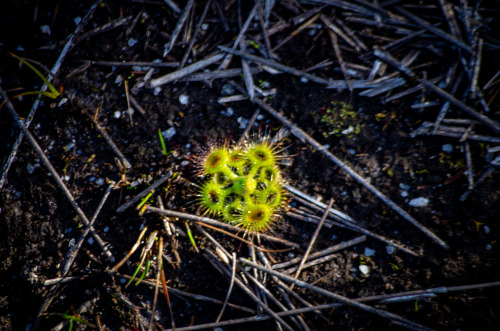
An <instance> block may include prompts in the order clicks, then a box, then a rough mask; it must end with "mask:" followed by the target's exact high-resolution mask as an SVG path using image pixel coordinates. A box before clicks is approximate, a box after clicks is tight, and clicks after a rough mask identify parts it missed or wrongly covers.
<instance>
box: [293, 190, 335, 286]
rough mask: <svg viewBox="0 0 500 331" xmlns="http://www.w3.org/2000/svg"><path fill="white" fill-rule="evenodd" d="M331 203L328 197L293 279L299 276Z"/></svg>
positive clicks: (331, 200)
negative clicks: (326, 205) (326, 204)
mask: <svg viewBox="0 0 500 331" xmlns="http://www.w3.org/2000/svg"><path fill="white" fill-rule="evenodd" d="M332 205H333V199H330V202H329V203H328V207H326V208H325V212H324V214H323V217H321V220H320V221H319V223H318V226H317V227H316V231H314V234H313V236H312V238H311V241H310V242H309V245H308V246H307V249H306V252H305V253H304V255H303V256H302V260H300V263H299V266H298V267H297V271H296V272H295V276H294V277H293V278H295V279H298V278H299V274H300V272H301V271H302V267H303V266H304V263H305V262H306V260H307V258H308V257H309V253H310V252H311V249H312V247H313V246H314V243H315V242H316V239H317V238H318V235H319V232H320V231H321V228H322V227H323V224H325V220H326V218H327V217H328V214H329V213H330V208H332ZM291 289H293V285H292V286H291Z"/></svg>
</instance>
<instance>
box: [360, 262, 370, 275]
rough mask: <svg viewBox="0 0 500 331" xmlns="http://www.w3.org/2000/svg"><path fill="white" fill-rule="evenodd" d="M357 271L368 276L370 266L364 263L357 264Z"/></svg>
mask: <svg viewBox="0 0 500 331" xmlns="http://www.w3.org/2000/svg"><path fill="white" fill-rule="evenodd" d="M359 271H361V273H362V274H363V276H368V275H369V274H370V267H368V266H367V265H366V264H362V265H360V266H359Z"/></svg>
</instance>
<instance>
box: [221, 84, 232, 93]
mask: <svg viewBox="0 0 500 331" xmlns="http://www.w3.org/2000/svg"><path fill="white" fill-rule="evenodd" d="M221 94H222V95H233V94H234V87H233V85H231V84H225V85H223V86H222V90H221Z"/></svg>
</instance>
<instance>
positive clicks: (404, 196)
mask: <svg viewBox="0 0 500 331" xmlns="http://www.w3.org/2000/svg"><path fill="white" fill-rule="evenodd" d="M399 195H401V196H402V197H403V198H406V197H407V196H408V192H407V191H401V193H399Z"/></svg>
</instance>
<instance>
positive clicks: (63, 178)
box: [61, 175, 69, 182]
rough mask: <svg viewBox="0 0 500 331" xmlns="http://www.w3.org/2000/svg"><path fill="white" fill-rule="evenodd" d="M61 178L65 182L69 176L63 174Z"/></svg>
mask: <svg viewBox="0 0 500 331" xmlns="http://www.w3.org/2000/svg"><path fill="white" fill-rule="evenodd" d="M61 179H62V180H64V181H65V182H67V181H68V180H69V176H68V175H64V176H62V177H61Z"/></svg>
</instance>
